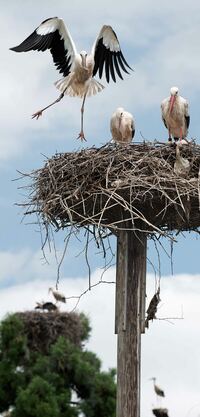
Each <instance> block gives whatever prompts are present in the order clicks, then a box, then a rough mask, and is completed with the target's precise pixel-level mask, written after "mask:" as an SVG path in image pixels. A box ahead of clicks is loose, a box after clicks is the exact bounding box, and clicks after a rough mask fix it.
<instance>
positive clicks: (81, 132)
mask: <svg viewBox="0 0 200 417" xmlns="http://www.w3.org/2000/svg"><path fill="white" fill-rule="evenodd" d="M86 96H87V91H86V93H85V94H84V97H83V102H82V106H81V131H80V133H79V135H78V137H77V139H80V140H81V141H84V140H85V141H86V139H85V135H84V132H83V113H84V104H85V99H86Z"/></svg>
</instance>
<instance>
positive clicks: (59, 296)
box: [49, 287, 66, 303]
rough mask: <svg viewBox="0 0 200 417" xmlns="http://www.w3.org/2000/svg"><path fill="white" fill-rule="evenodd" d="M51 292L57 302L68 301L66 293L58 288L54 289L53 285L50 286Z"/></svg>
mask: <svg viewBox="0 0 200 417" xmlns="http://www.w3.org/2000/svg"><path fill="white" fill-rule="evenodd" d="M49 292H51V293H52V294H53V296H54V298H55V300H56V302H58V301H60V302H61V303H66V297H65V295H64V294H62V293H60V292H59V291H57V290H54V289H53V288H52V287H51V288H49Z"/></svg>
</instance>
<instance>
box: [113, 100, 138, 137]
mask: <svg viewBox="0 0 200 417" xmlns="http://www.w3.org/2000/svg"><path fill="white" fill-rule="evenodd" d="M110 130H111V133H112V139H113V140H114V141H115V142H118V143H130V142H131V141H132V139H133V138H134V135H135V123H134V120H133V116H132V114H131V113H129V112H127V111H125V110H124V109H123V108H122V107H118V108H117V110H116V111H115V112H114V113H113V115H112V117H111V120H110Z"/></svg>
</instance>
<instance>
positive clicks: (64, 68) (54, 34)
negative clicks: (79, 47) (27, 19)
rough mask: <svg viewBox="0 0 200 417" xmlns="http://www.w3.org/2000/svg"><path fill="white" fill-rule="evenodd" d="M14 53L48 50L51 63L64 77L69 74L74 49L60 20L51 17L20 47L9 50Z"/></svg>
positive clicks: (74, 52) (68, 34)
mask: <svg viewBox="0 0 200 417" xmlns="http://www.w3.org/2000/svg"><path fill="white" fill-rule="evenodd" d="M10 49H11V50H12V51H15V52H28V51H32V50H33V51H42V52H44V51H46V50H47V49H50V52H51V54H52V56H53V61H54V63H55V65H56V67H57V69H58V70H59V72H60V73H62V74H63V75H64V77H65V76H67V75H68V74H69V73H70V68H71V65H72V63H73V61H74V57H75V54H76V47H75V45H74V42H73V40H72V38H71V36H70V33H69V32H68V30H67V28H66V27H65V24H64V22H63V20H62V19H59V18H58V17H53V18H50V19H46V20H45V21H44V22H42V23H41V24H40V25H39V26H38V27H37V28H36V29H35V30H34V32H33V33H31V35H30V36H28V38H26V39H25V40H24V41H23V42H22V43H21V44H20V45H18V46H15V47H13V48H10Z"/></svg>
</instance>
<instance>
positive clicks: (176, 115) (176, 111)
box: [161, 87, 190, 143]
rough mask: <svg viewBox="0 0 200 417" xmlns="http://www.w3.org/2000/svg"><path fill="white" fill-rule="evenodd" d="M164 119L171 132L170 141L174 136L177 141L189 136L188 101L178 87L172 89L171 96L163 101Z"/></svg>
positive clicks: (162, 111)
mask: <svg viewBox="0 0 200 417" xmlns="http://www.w3.org/2000/svg"><path fill="white" fill-rule="evenodd" d="M161 113H162V120H163V123H164V125H165V127H166V128H167V129H168V133H169V139H168V141H169V143H172V136H173V138H174V140H175V142H177V141H178V140H179V139H180V141H182V140H183V139H184V141H185V138H186V136H187V133H188V128H189V124H190V115H189V110H188V102H187V100H186V99H185V98H183V97H181V96H180V95H179V90H178V87H172V88H171V89H170V97H167V98H165V99H164V100H163V101H162V103H161Z"/></svg>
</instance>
